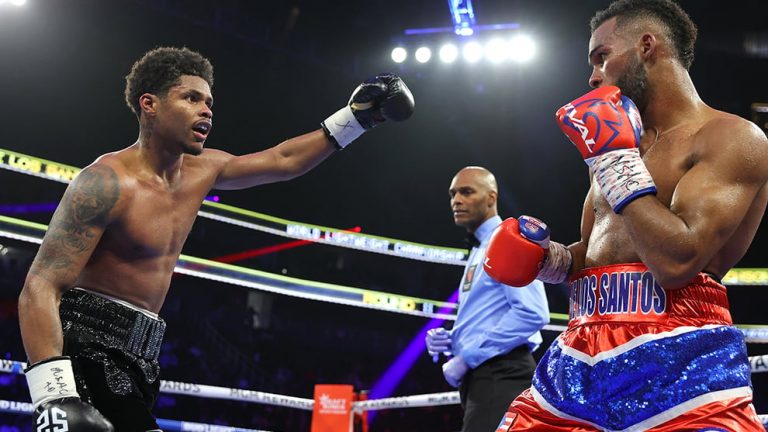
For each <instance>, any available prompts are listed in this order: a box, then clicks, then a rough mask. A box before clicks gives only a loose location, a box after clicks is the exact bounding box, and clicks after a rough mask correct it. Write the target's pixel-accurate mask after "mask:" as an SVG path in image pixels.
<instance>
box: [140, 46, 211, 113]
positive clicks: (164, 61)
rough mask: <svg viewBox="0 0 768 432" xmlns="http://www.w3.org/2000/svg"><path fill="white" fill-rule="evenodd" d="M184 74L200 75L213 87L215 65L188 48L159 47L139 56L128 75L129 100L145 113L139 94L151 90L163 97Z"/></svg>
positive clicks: (179, 81)
mask: <svg viewBox="0 0 768 432" xmlns="http://www.w3.org/2000/svg"><path fill="white" fill-rule="evenodd" d="M182 75H194V76H199V77H200V78H202V79H204V80H205V81H207V82H208V85H209V86H211V87H213V66H212V65H211V62H210V61H208V59H206V58H205V57H203V56H202V55H200V54H199V53H197V52H195V51H192V50H190V49H188V48H172V47H160V48H155V49H153V50H151V51H149V52H147V53H146V54H144V56H143V57H142V58H141V59H139V60H138V61H137V62H136V63H134V64H133V66H132V67H131V72H130V73H128V75H126V77H125V103H126V104H128V108H130V109H131V111H133V113H134V114H136V117H141V108H140V107H139V97H140V96H141V95H142V94H144V93H151V94H154V95H157V96H160V97H163V96H165V95H166V94H168V90H169V89H170V88H171V87H173V86H175V85H178V84H180V83H181V76H182Z"/></svg>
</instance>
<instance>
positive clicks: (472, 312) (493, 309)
mask: <svg viewBox="0 0 768 432" xmlns="http://www.w3.org/2000/svg"><path fill="white" fill-rule="evenodd" d="M500 224H501V218H500V217H499V216H494V217H492V218H490V219H488V220H486V221H485V222H483V223H482V224H481V225H480V227H478V228H477V230H476V231H475V233H474V235H475V238H477V240H478V241H479V242H480V245H479V246H476V247H473V248H472V250H471V251H470V253H469V259H468V260H467V266H466V267H465V268H464V276H463V277H462V278H461V284H460V285H459V313H458V316H457V318H456V323H455V324H454V326H453V330H451V340H452V344H453V355H460V356H461V357H462V358H463V359H464V361H465V362H466V363H467V365H468V366H469V367H470V368H472V369H474V368H476V367H478V366H480V364H482V363H483V362H485V361H486V360H489V359H491V358H493V357H496V356H498V355H501V354H506V353H508V352H510V351H512V350H513V349H515V348H517V347H519V346H521V345H524V344H525V345H528V348H529V349H530V350H531V351H534V350H535V349H536V348H538V347H539V345H540V344H541V342H542V339H541V333H540V332H539V330H541V328H542V327H544V325H545V324H547V323H548V322H549V306H548V305H547V296H546V294H545V293H544V284H543V283H542V282H541V281H539V280H535V281H533V282H532V283H531V284H530V285H527V286H524V287H521V288H515V287H510V286H507V285H504V284H501V283H499V282H496V281H495V280H493V279H491V277H490V276H488V275H487V274H485V271H484V270H483V258H485V250H486V248H487V247H488V241H489V240H490V238H491V233H493V230H494V229H496V227H497V226H499V225H500ZM509 265H515V263H513V262H512V263H509Z"/></svg>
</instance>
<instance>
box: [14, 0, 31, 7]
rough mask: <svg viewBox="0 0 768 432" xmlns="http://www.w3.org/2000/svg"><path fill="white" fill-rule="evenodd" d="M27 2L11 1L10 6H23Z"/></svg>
mask: <svg viewBox="0 0 768 432" xmlns="http://www.w3.org/2000/svg"><path fill="white" fill-rule="evenodd" d="M26 2H27V0H11V4H12V5H14V6H23V5H24V3H26Z"/></svg>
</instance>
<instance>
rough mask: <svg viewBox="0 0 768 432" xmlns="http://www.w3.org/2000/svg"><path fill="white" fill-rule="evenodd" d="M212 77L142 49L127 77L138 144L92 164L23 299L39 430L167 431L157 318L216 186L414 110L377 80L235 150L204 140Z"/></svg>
mask: <svg viewBox="0 0 768 432" xmlns="http://www.w3.org/2000/svg"><path fill="white" fill-rule="evenodd" d="M212 85H213V68H212V67H211V64H210V63H209V61H208V60H207V59H205V58H204V57H202V56H201V55H200V54H198V53H196V52H193V51H190V50H188V49H186V48H181V49H178V48H157V49H154V50H152V51H149V52H148V53H146V54H145V55H144V57H143V58H141V59H140V60H139V61H137V62H136V63H135V64H134V65H133V68H132V70H131V72H130V74H129V75H128V76H127V77H126V89H125V97H126V102H127V104H128V106H129V107H130V109H131V110H132V111H133V112H134V113H135V114H136V116H137V117H138V120H139V137H138V140H137V141H136V142H135V143H134V144H133V145H131V146H129V147H127V148H125V149H123V150H120V151H117V152H114V153H108V154H105V155H103V156H101V157H99V158H98V159H97V160H96V161H95V162H94V163H93V164H91V165H90V166H88V167H86V168H85V169H83V171H81V172H80V174H79V175H78V176H77V177H76V178H75V179H74V180H73V182H72V183H71V184H70V185H69V187H68V188H67V191H66V192H65V194H64V197H63V198H62V200H61V203H60V204H59V207H58V209H57V210H56V212H55V213H54V215H53V218H52V219H51V223H50V226H49V228H48V232H47V233H46V235H45V238H44V239H43V243H42V245H41V246H40V250H39V251H38V253H37V256H36V257H35V260H34V262H33V263H32V266H31V268H30V270H29V274H28V275H27V279H26V282H25V284H24V289H23V290H22V292H21V295H20V297H19V321H20V326H21V333H22V338H23V341H24V347H25V349H26V352H27V356H28V358H29V362H30V364H31V366H30V367H29V368H28V369H27V370H26V375H27V382H28V384H29V389H30V394H31V396H32V402H33V404H34V406H35V408H36V414H35V419H36V424H37V430H43V428H45V427H53V428H54V429H51V430H72V431H78V432H90V431H103V430H113V426H114V430H117V431H130V432H135V431H146V430H157V429H158V426H157V423H156V422H155V419H154V418H153V416H152V414H151V408H152V406H153V404H154V401H155V398H156V396H157V393H158V390H159V384H160V381H159V379H158V374H159V365H158V362H157V358H158V354H159V352H160V343H161V341H162V337H163V332H164V330H165V322H164V321H163V320H161V319H160V318H159V317H158V315H157V313H158V312H159V311H160V308H161V306H162V304H163V301H164V299H165V296H166V294H167V292H168V288H169V286H170V281H171V276H172V274H173V268H174V266H175V264H176V260H177V259H178V257H179V254H180V253H181V249H182V246H183V244H184V241H185V239H186V238H187V235H188V234H189V231H190V229H191V227H192V223H193V221H194V220H195V216H196V215H197V211H198V209H199V208H200V205H201V203H202V201H203V198H204V197H205V196H206V194H207V193H208V192H209V191H210V190H211V189H212V188H216V189H243V188H248V187H251V186H257V185H261V184H266V183H272V182H277V181H283V180H288V179H291V178H294V177H297V176H299V175H302V174H304V173H306V172H307V171H309V170H310V169H312V168H313V167H315V166H316V165H317V164H319V163H320V162H321V161H323V160H324V159H325V158H327V157H328V156H330V155H331V154H333V152H334V151H336V149H341V148H344V147H346V146H347V145H348V144H349V143H350V142H351V141H352V140H354V139H355V138H357V137H358V136H359V135H360V134H362V133H363V132H364V131H365V130H367V129H370V128H371V127H374V126H375V125H377V124H379V123H381V122H383V121H385V120H387V119H390V120H404V119H406V118H407V117H409V116H410V114H411V112H412V111H413V97H412V96H411V94H410V91H409V90H408V88H407V87H406V86H405V84H404V83H403V82H402V81H401V80H400V78H398V77H396V76H394V75H380V76H377V77H375V78H373V79H371V80H368V81H366V82H365V83H363V84H361V85H360V86H359V87H358V88H357V89H356V90H355V91H354V93H353V94H352V97H351V99H350V101H349V103H348V105H347V106H345V107H344V108H342V109H341V110H339V111H338V112H336V113H335V114H333V115H332V116H330V117H329V118H328V119H326V120H325V121H323V122H322V124H321V125H322V128H321V129H318V130H316V131H314V132H310V133H307V134H304V135H300V136H297V137H295V138H291V139H289V140H286V141H284V142H282V143H280V144H279V145H277V146H275V147H272V148H269V149H267V150H264V151H260V152H256V153H252V154H248V155H244V156H233V155H231V154H229V153H226V152H223V151H220V150H213V149H206V148H204V147H203V144H204V143H205V140H206V138H207V137H208V135H209V133H210V132H211V127H212V126H213V124H212V118H213V113H212V111H211V106H212V105H213V96H212V95H211V86H212ZM110 423H111V424H110ZM46 425H47V426H46ZM45 430H49V429H45Z"/></svg>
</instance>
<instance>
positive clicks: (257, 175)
mask: <svg viewBox="0 0 768 432" xmlns="http://www.w3.org/2000/svg"><path fill="white" fill-rule="evenodd" d="M334 152H336V148H335V147H334V146H333V144H332V143H331V141H330V140H329V139H328V137H327V136H326V134H325V133H324V132H323V130H322V129H318V130H316V131H314V132H310V133H306V134H303V135H299V136H297V137H294V138H291V139H288V140H286V141H283V142H282V143H280V144H278V145H276V146H274V147H272V148H269V149H266V150H264V151H260V152H256V153H251V154H247V155H243V156H232V155H230V154H226V153H224V152H217V153H221V154H222V155H224V156H223V157H224V158H225V159H226V161H225V164H224V166H223V169H222V171H221V173H220V174H219V176H218V178H217V180H216V185H215V188H216V189H244V188H248V187H251V186H257V185H261V184H268V183H275V182H279V181H285V180H290V179H292V178H295V177H298V176H300V175H302V174H304V173H306V172H308V171H309V170H311V169H312V168H314V167H316V166H317V165H319V164H320V162H322V161H324V160H325V159H326V158H327V157H328V156H330V155H331V154H333V153H334Z"/></svg>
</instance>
